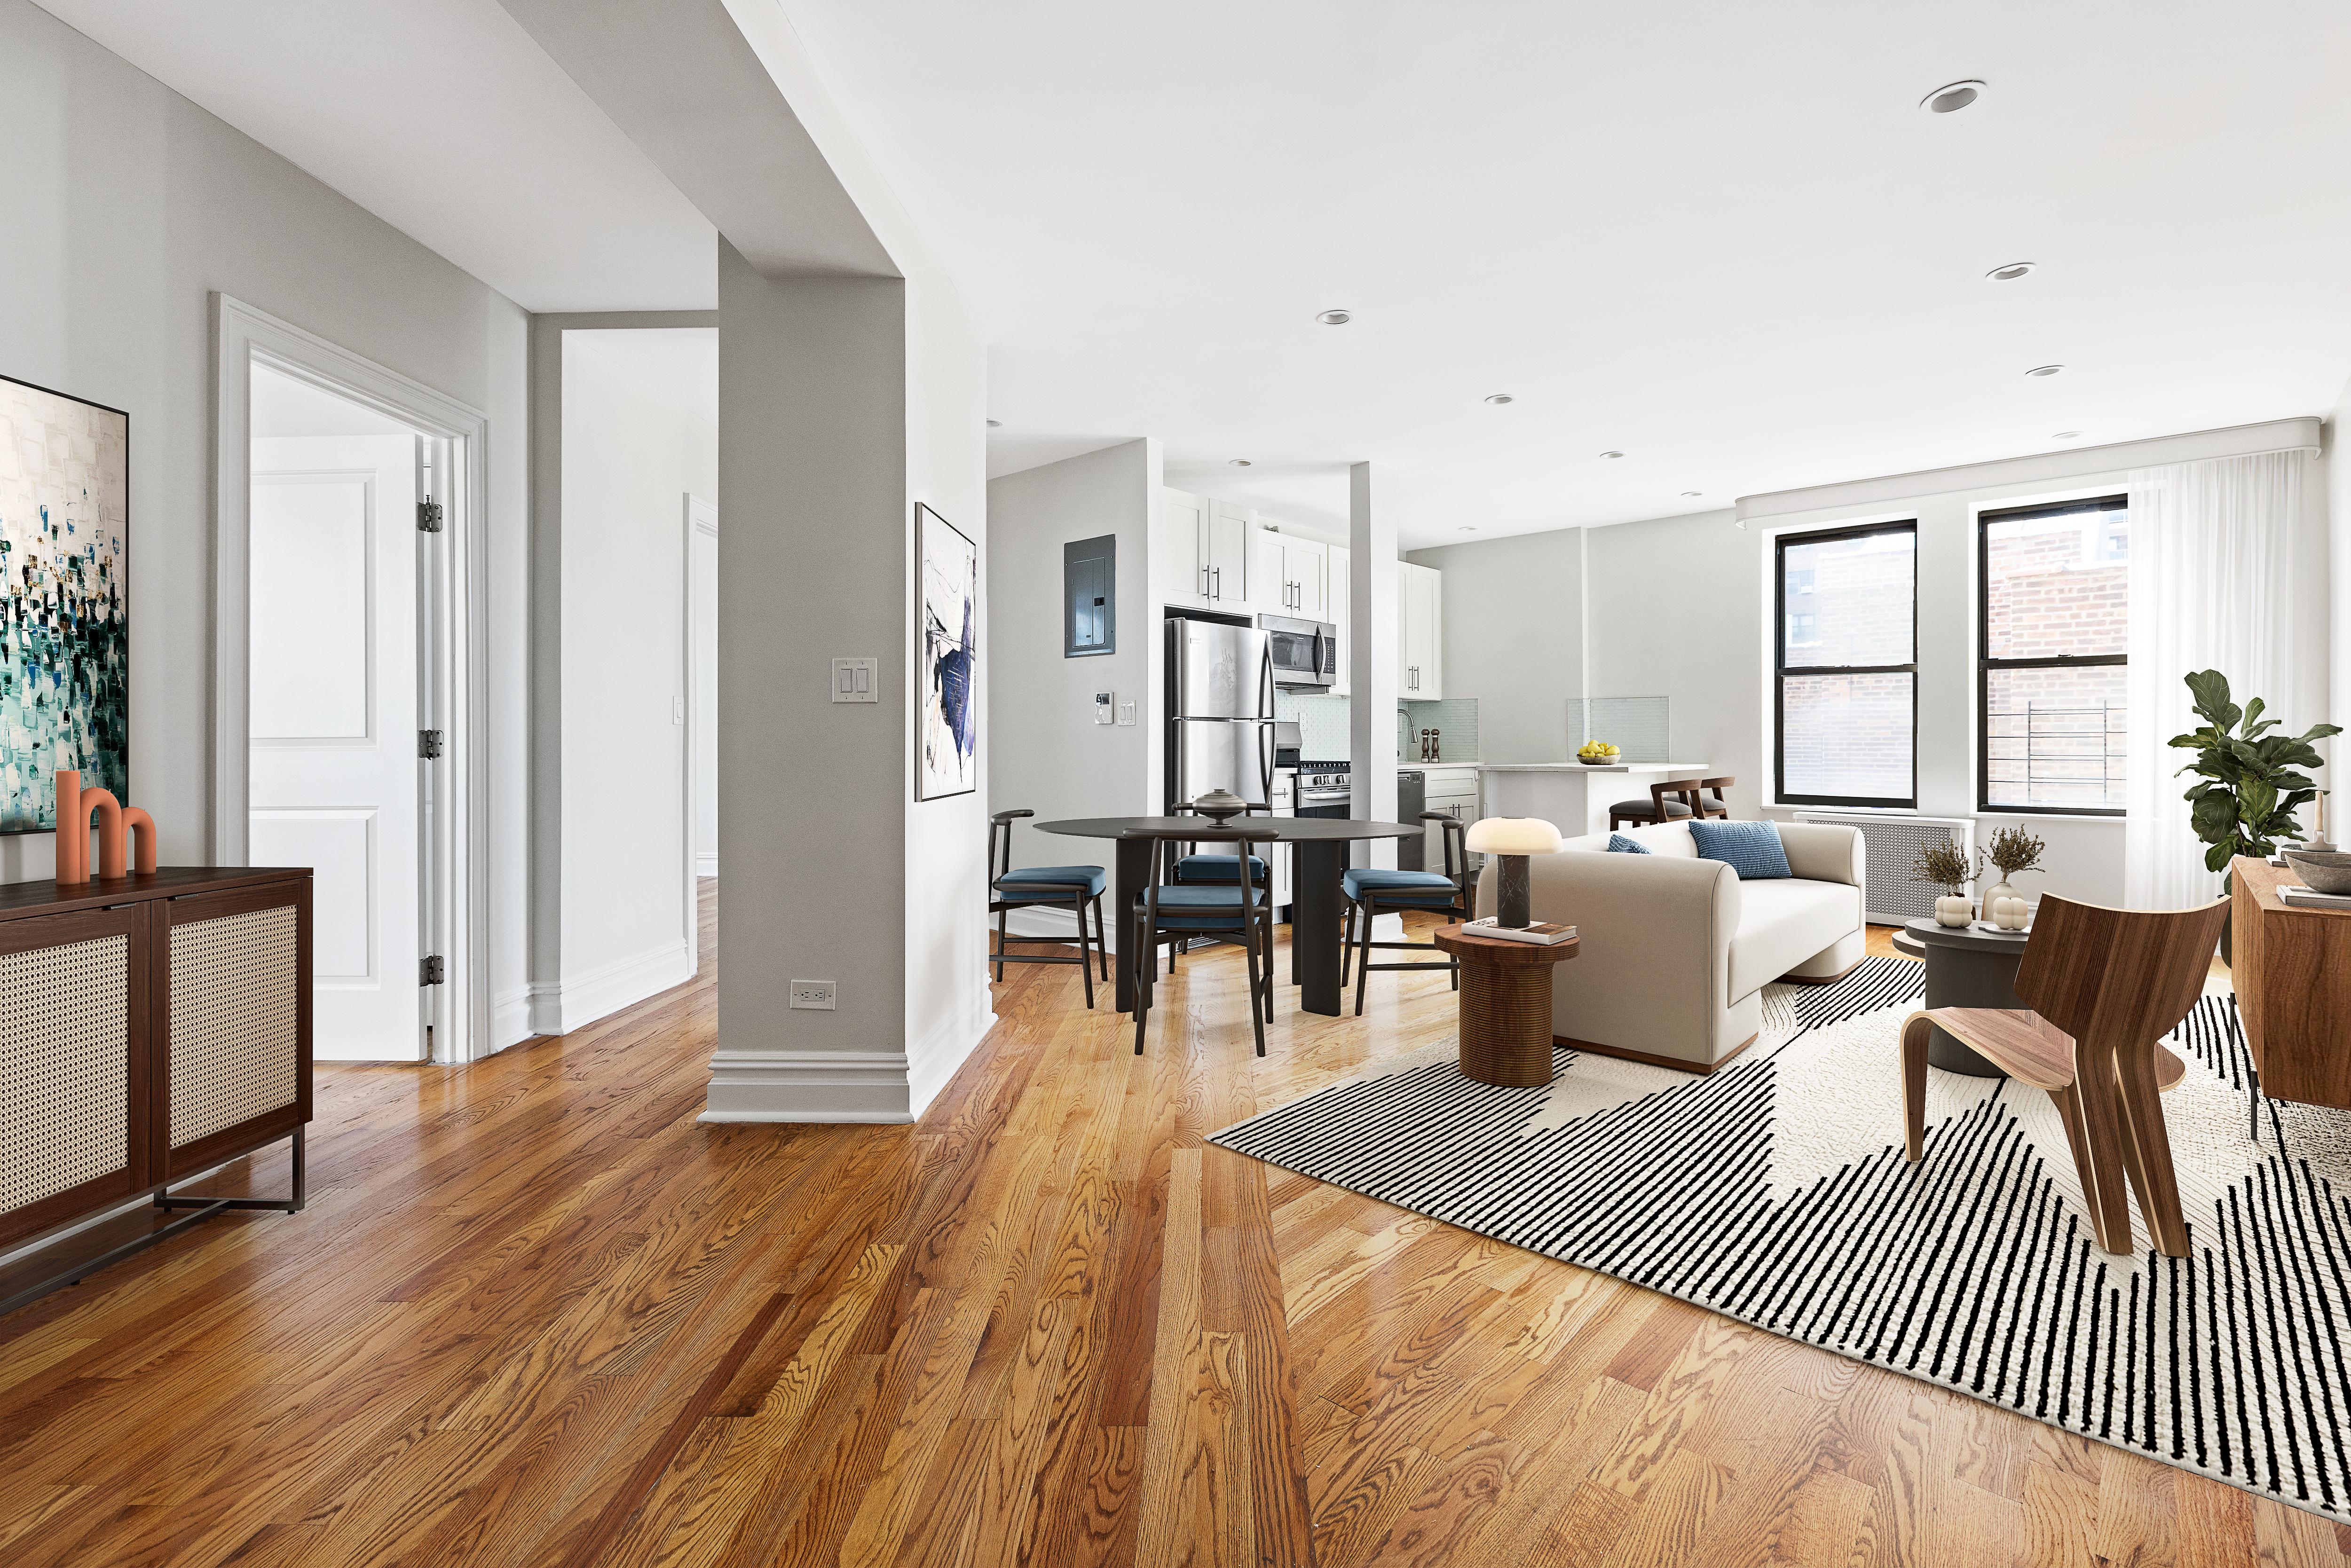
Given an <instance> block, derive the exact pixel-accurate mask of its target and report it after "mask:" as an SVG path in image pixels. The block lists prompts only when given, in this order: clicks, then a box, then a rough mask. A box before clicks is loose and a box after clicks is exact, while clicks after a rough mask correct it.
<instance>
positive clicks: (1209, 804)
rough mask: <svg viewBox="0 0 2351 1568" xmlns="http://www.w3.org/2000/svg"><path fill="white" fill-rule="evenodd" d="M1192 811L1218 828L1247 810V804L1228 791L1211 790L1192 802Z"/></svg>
mask: <svg viewBox="0 0 2351 1568" xmlns="http://www.w3.org/2000/svg"><path fill="white" fill-rule="evenodd" d="M1192 810H1195V811H1197V812H1199V813H1200V815H1202V816H1204V817H1207V818H1208V819H1209V820H1210V821H1214V822H1216V823H1217V825H1218V826H1219V827H1221V826H1223V825H1224V824H1225V823H1227V822H1228V821H1232V820H1233V819H1234V818H1235V817H1238V816H1239V815H1240V814H1241V813H1242V812H1244V811H1246V810H1249V802H1248V801H1247V800H1242V799H1241V798H1240V797H1239V796H1238V795H1236V794H1234V793H1233V792H1232V791H1231V790H1229V789H1211V790H1209V791H1208V792H1207V794H1205V795H1203V796H1201V797H1200V798H1199V799H1198V800H1195V801H1193V802H1192Z"/></svg>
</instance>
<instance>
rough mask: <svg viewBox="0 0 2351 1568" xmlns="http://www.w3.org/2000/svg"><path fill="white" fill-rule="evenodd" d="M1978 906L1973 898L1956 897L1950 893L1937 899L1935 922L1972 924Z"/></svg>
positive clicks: (1939, 923) (1955, 924)
mask: <svg viewBox="0 0 2351 1568" xmlns="http://www.w3.org/2000/svg"><path fill="white" fill-rule="evenodd" d="M1975 918H1976V906H1975V903H1974V901H1973V900H1971V899H1965V898H1955V897H1953V896H1952V895H1950V894H1944V895H1943V896H1942V897H1940V898H1938V899H1937V900H1935V924H1936V925H1950V926H1959V925H1974V924H1975Z"/></svg>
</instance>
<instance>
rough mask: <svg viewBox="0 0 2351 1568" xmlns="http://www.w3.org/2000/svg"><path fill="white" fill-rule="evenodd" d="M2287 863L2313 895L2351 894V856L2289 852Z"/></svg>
mask: <svg viewBox="0 0 2351 1568" xmlns="http://www.w3.org/2000/svg"><path fill="white" fill-rule="evenodd" d="M2285 863H2286V864H2287V865H2289V866H2292V867H2293V868H2294V872H2295V873H2296V874H2297V875H2299V876H2300V877H2301V878H2302V880H2303V882H2304V884H2305V885H2307V886H2308V887H2309V889H2310V891H2311V892H2313V893H2351V854H2331V855H2329V854H2320V853H2319V852H2316V851H2315V850H2288V851H2286V852H2285Z"/></svg>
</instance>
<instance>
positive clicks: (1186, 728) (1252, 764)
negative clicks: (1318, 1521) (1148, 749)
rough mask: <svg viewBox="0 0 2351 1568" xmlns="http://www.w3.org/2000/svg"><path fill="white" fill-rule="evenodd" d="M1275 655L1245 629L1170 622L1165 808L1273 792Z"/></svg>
mask: <svg viewBox="0 0 2351 1568" xmlns="http://www.w3.org/2000/svg"><path fill="white" fill-rule="evenodd" d="M1273 722H1274V721H1273V653H1272V650H1271V648H1270V646H1269V644H1268V641H1267V638H1266V634H1265V633H1264V632H1259V631H1258V630H1257V629H1256V628H1254V627H1250V626H1226V625H1222V624H1219V623H1218V622H1214V621H1192V620H1187V619H1185V618H1183V617H1180V616H1170V617H1169V618H1168V621H1167V804H1168V805H1170V806H1174V805H1175V804H1177V803H1178V802H1181V801H1185V800H1196V799H1198V798H1199V797H1200V796H1202V795H1205V794H1207V792H1208V791H1209V790H1211V789H1229V790H1231V791H1232V792H1233V793H1234V794H1236V795H1238V796H1239V797H1240V798H1241V799H1242V800H1248V801H1251V802H1253V803H1254V802H1262V801H1265V800H1268V799H1270V796H1271V794H1272V791H1273Z"/></svg>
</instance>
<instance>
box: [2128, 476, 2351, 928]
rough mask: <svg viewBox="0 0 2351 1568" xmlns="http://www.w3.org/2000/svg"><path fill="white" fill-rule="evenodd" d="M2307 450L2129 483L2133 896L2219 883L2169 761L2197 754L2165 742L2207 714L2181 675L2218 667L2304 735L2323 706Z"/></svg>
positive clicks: (2163, 895)
mask: <svg viewBox="0 0 2351 1568" xmlns="http://www.w3.org/2000/svg"><path fill="white" fill-rule="evenodd" d="M2308 462H2309V459H2308V457H2307V456H2305V455H2304V454H2303V453H2300V452H2269V453H2262V454H2259V455H2254V456H2251V457H2218V458H2213V459H2211V460H2210V461H2208V462H2203V463H2179V464H2173V465H2169V466H2167V467H2162V468H2142V469H2137V470H2135V471H2134V472H2133V473H2132V474H2131V475H2130V476H2129V486H2130V505H2131V522H2130V532H2131V541H2130V557H2131V566H2130V576H2131V583H2130V676H2129V686H2128V690H2129V694H2130V695H2129V701H2130V747H2129V749H2130V785H2129V806H2130V821H2129V825H2128V827H2127V828H2126V836H2125V844H2126V851H2125V852H2126V863H2125V870H2124V881H2123V888H2124V898H2125V901H2126V903H2127V904H2129V906H2130V907H2131V908H2134V909H2179V908H2184V907H2186V906H2188V905H2189V904H2202V903H2205V902H2207V901H2208V900H2210V899H2211V898H2213V897H2214V896H2216V895H2217V894H2219V893H2220V877H2219V876H2217V875H2215V874H2214V873H2211V872H2208V871H2206V870H2205V869H2204V852H2205V845H2204V844H2203V843H2202V842H2201V841H2199V839H2198V838H2197V837H2196V833H2195V830H2194V829H2193V828H2191V827H2190V826H2189V814H2188V812H2189V808H2188V802H2187V801H2185V800H2181V799H2180V798H2179V797H2180V793H2181V791H2183V790H2185V789H2187V788H2188V787H2189V784H2190V783H2191V782H2192V779H2182V778H2175V777H2174V776H2173V775H2174V771H2175V770H2176V769H2177V768H2179V767H2180V766H2181V765H2182V764H2184V763H2186V762H2187V761H2189V753H2188V752H2186V751H2184V750H2178V749H2175V748H2173V747H2168V746H2166V745H2165V744H2164V742H2165V741H2167V740H2169V739H2170V738H2171V737H2173V736H2175V735H2183V734H2186V733H2187V732H2188V731H2189V730H2191V729H2194V728H2196V727H2198V726H2199V724H2201V723H2202V722H2203V721H2202V720H2200V719H2199V718H2198V717H2197V716H2196V715H2195V712H2194V710H2193V709H2192V707H2191V706H2190V703H2191V701H2192V699H2191V698H2190V697H2189V692H2188V687H2187V686H2186V685H2183V684H2182V681H2181V677H2182V676H2184V675H2186V674H2188V673H2189V671H2191V670H2219V671H2220V673H2221V674H2224V675H2226V676H2228V677H2229V691H2230V700H2231V701H2232V702H2234V703H2235V704H2237V706H2240V707H2242V706H2244V704H2245V700H2246V699H2247V698H2248V697H2260V698H2261V699H2262V701H2263V702H2264V703H2265V704H2267V705H2268V712H2269V714H2271V715H2273V716H2276V717H2277V718H2278V719H2279V720H2280V721H2281V722H2282V723H2283V726H2284V727H2286V728H2288V729H2290V730H2292V731H2293V732H2294V734H2297V735H2299V734H2300V733H2302V731H2304V729H2307V728H2309V727H2310V726H2312V725H2314V724H2316V723H2318V722H2319V721H2320V720H2321V719H2323V718H2324V717H2325V715H2324V714H2322V713H2320V712H2318V711H2317V709H2316V708H2315V707H2314V706H2313V701H2312V699H2313V698H2314V695H2315V694H2314V693H2305V692H2303V691H2301V690H2299V689H2297V687H2298V683H2297V681H2296V678H2295V670H2294V664H2295V661H2294V646H2295V638H2296V633H2297V632H2298V631H2299V630H2300V629H2299V628H2298V627H2297V626H2296V625H2295V621H2296V611H2295V599H2296V595H2295V591H2294V589H2295V578H2296V574H2297V572H2299V571H2301V570H2310V569H2313V568H2315V567H2316V566H2317V565H2318V564H2319V563H2316V562H2304V561H2299V560H2297V559H2295V555H2296V549H2297V540H2298V538H2299V536H2300V534H2301V528H2300V521H2301V515H2302V485H2303V470H2304V467H2305V466H2306V465H2307V464H2308Z"/></svg>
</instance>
